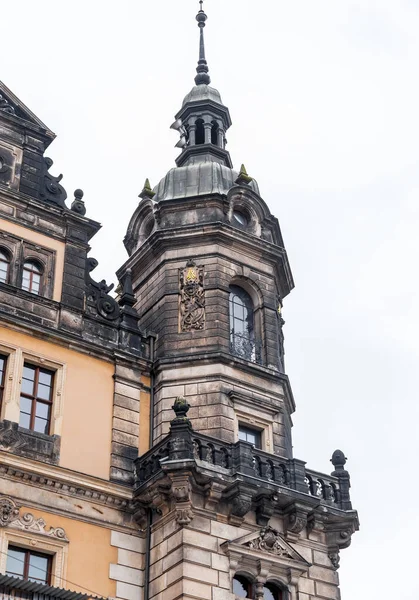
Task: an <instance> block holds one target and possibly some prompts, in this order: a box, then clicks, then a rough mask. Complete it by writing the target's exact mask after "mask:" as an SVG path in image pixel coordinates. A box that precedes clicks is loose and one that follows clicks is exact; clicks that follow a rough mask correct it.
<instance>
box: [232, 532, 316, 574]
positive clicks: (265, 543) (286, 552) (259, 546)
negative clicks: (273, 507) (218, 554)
mask: <svg viewBox="0 0 419 600" xmlns="http://www.w3.org/2000/svg"><path fill="white" fill-rule="evenodd" d="M226 543H227V544H228V545H229V547H230V548H232V547H234V548H235V549H239V548H240V547H241V548H242V549H243V550H246V551H251V552H252V554H253V553H261V554H264V555H265V556H266V555H270V556H271V557H272V558H274V557H277V558H281V559H285V560H287V561H294V562H297V563H300V564H301V565H305V566H306V567H309V566H310V563H308V562H307V561H306V560H305V558H304V557H303V556H301V554H299V553H298V552H297V551H296V550H295V549H294V548H293V547H292V546H291V544H289V543H288V542H287V541H286V540H285V539H284V538H283V537H282V535H281V534H280V533H279V532H278V531H276V530H275V529H273V528H272V527H265V528H263V529H261V530H260V531H257V532H253V533H248V534H247V535H245V536H242V537H240V538H238V539H236V540H233V541H231V542H226Z"/></svg>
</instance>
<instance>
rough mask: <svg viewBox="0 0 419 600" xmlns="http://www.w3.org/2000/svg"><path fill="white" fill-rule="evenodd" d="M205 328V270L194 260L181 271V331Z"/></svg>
mask: <svg viewBox="0 0 419 600" xmlns="http://www.w3.org/2000/svg"><path fill="white" fill-rule="evenodd" d="M204 327H205V291H204V268H203V267H197V266H196V264H195V262H194V261H193V260H190V261H188V262H187V263H186V267H185V268H184V269H181V270H180V331H192V330H202V329H204Z"/></svg>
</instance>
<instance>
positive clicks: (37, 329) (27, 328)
mask: <svg viewBox="0 0 419 600" xmlns="http://www.w3.org/2000/svg"><path fill="white" fill-rule="evenodd" d="M49 302H50V303H53V304H54V305H56V306H58V307H59V306H61V305H60V304H59V303H57V302H54V301H53V300H50V301H49ZM0 314H1V324H2V325H4V326H5V327H8V328H9V329H14V330H15V331H19V332H20V333H25V334H27V335H30V336H31V337H39V338H41V339H43V340H45V339H48V336H49V337H50V341H51V343H53V344H57V345H59V346H63V347H65V348H68V349H69V350H73V351H74V352H80V353H82V354H88V355H89V356H94V357H95V358H101V359H103V360H108V361H110V362H114V360H115V356H116V355H118V357H119V359H120V360H121V359H122V358H123V360H124V361H126V362H127V363H128V364H132V363H135V365H136V366H137V368H138V369H140V370H146V371H147V372H148V371H149V369H150V368H151V361H150V360H149V359H147V358H144V357H138V356H134V355H132V354H124V353H123V350H121V349H120V348H119V349H118V350H116V349H107V348H106V347H105V346H104V345H103V344H93V343H91V342H88V341H86V340H84V339H82V338H80V337H79V336H77V335H74V334H72V333H71V332H69V331H62V330H60V329H55V328H51V327H48V326H47V325H42V326H40V325H37V324H36V323H34V322H33V321H29V320H28V322H27V323H26V322H25V321H22V320H21V319H19V322H17V319H16V317H13V316H12V315H9V314H8V313H5V312H3V311H2V310H1V308H0Z"/></svg>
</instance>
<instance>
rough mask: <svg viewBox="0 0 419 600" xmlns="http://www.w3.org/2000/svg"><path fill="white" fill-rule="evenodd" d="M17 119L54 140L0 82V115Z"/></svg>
mask: <svg viewBox="0 0 419 600" xmlns="http://www.w3.org/2000/svg"><path fill="white" fill-rule="evenodd" d="M2 113H3V114H5V115H10V116H12V117H17V118H18V119H22V120H23V121H26V123H30V124H32V125H35V126H36V127H37V128H40V129H42V130H43V131H44V133H45V134H46V135H47V137H49V138H50V139H51V140H53V139H54V138H55V133H53V132H52V131H51V130H50V129H49V128H48V127H47V126H46V125H45V123H43V122H42V121H41V119H39V118H38V117H37V116H36V115H35V114H34V113H33V112H32V111H31V110H30V109H29V108H28V107H27V106H25V104H23V102H22V101H21V100H19V98H18V97H17V96H15V94H14V93H13V92H12V91H11V90H9V88H8V87H7V86H6V85H4V83H3V82H2V81H0V114H2Z"/></svg>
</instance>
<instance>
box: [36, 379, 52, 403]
mask: <svg viewBox="0 0 419 600" xmlns="http://www.w3.org/2000/svg"><path fill="white" fill-rule="evenodd" d="M36 396H37V398H41V400H49V399H50V396H51V388H50V387H49V386H48V385H42V383H40V384H39V385H38V391H37V394H36Z"/></svg>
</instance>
